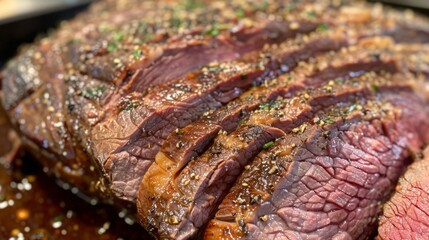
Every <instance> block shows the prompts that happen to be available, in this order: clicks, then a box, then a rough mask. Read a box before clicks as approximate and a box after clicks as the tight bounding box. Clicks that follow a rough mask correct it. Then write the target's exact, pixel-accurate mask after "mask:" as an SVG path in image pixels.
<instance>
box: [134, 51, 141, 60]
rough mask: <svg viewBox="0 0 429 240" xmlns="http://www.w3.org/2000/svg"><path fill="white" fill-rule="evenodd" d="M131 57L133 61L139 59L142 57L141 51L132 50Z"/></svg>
mask: <svg viewBox="0 0 429 240" xmlns="http://www.w3.org/2000/svg"><path fill="white" fill-rule="evenodd" d="M133 56H134V59H139V58H140V57H141V56H142V50H141V49H136V50H134V53H133Z"/></svg>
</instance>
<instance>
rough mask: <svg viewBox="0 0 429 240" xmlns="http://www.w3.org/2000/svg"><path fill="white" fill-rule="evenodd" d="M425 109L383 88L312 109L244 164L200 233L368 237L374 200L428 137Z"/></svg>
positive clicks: (376, 204) (218, 235)
mask: <svg viewBox="0 0 429 240" xmlns="http://www.w3.org/2000/svg"><path fill="white" fill-rule="evenodd" d="M383 95H385V96H383ZM410 106H412V107H410ZM411 108H413V109H411ZM417 109H420V110H418V112H419V113H418V114H416V113H415V112H414V110H417ZM428 110H429V108H427V106H426V104H425V103H424V102H423V101H421V99H419V98H416V97H415V95H413V94H412V93H411V94H410V93H407V92H405V91H403V92H400V93H395V92H388V93H384V92H383V91H381V92H379V93H378V96H377V97H376V98H375V102H374V101H369V102H367V103H366V104H362V103H357V105H352V106H350V107H348V108H346V109H344V108H343V109H342V108H340V107H338V108H337V109H336V110H334V113H333V114H332V113H331V114H326V115H317V116H316V118H315V119H313V121H309V122H306V123H305V124H304V125H301V127H299V128H298V130H297V131H292V132H291V133H290V134H289V135H287V136H285V137H284V139H282V140H278V141H276V142H273V143H272V144H270V146H269V148H268V149H267V150H265V151H263V152H262V153H261V154H260V155H259V156H257V157H256V158H255V161H253V162H252V163H250V164H249V165H248V166H246V168H245V170H244V172H243V174H242V175H241V177H240V179H239V180H238V181H237V182H236V183H235V185H234V186H233V187H232V189H231V192H230V193H229V194H228V195H227V196H226V197H225V199H224V201H223V202H222V204H221V205H220V206H219V210H218V212H217V213H216V217H215V220H212V221H211V222H210V224H209V226H208V228H207V230H206V238H207V239H231V238H233V239H234V238H239V237H243V238H248V239H311V238H322V239H364V238H367V237H369V235H370V234H371V231H369V229H372V228H374V226H375V224H376V221H377V215H378V213H379V212H380V204H381V203H382V202H383V201H384V200H386V198H387V197H388V196H389V194H390V191H391V190H392V189H393V188H394V183H395V182H396V180H397V178H398V177H399V175H400V174H401V172H402V170H403V168H404V166H405V165H406V164H407V161H408V160H409V158H410V157H411V155H412V154H413V152H414V153H415V152H416V151H419V149H420V148H421V147H422V145H423V144H424V143H425V142H426V141H427V140H428V139H429V134H428V133H427V130H428V127H429V125H428V124H427V123H425V118H426V116H425V115H426V114H427V111H428ZM355 112H357V113H358V115H359V116H354V114H350V113H355ZM348 116H353V117H351V119H348Z"/></svg>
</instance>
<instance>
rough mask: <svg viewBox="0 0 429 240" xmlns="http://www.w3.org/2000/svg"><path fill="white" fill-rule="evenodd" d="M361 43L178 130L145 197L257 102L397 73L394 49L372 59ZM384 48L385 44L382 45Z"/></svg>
mask: <svg viewBox="0 0 429 240" xmlns="http://www.w3.org/2000/svg"><path fill="white" fill-rule="evenodd" d="M326 41H327V42H330V41H328V40H326ZM363 42H365V43H366V44H365V49H362V50H361V51H360V52H359V56H356V55H355V57H354V58H350V52H349V51H350V50H351V49H352V50H353V51H356V50H355V49H356V47H355V46H353V47H352V48H351V49H347V50H345V51H344V52H343V53H341V54H338V55H327V56H322V57H319V58H315V59H314V60H313V63H315V62H318V63H321V64H325V63H329V64H328V65H327V66H326V67H324V68H323V69H320V70H319V69H313V68H311V67H306V66H305V65H302V66H301V67H300V68H298V69H297V70H296V71H293V72H292V73H291V74H289V75H284V76H280V77H279V78H277V79H275V80H274V81H272V82H270V83H268V84H264V86H261V87H254V88H252V89H250V90H249V91H247V92H246V93H245V94H244V95H242V96H241V97H240V98H238V99H236V100H234V101H231V102H229V103H228V104H227V105H226V106H225V107H223V108H221V109H218V110H217V111H214V112H212V113H209V114H207V115H205V116H203V117H202V118H201V119H200V120H198V121H196V122H194V123H193V124H191V125H188V126H187V127H185V128H183V129H177V130H176V131H175V132H174V133H173V134H172V135H170V137H169V138H167V140H166V141H165V142H164V146H163V147H162V148H161V150H160V151H159V153H158V155H157V158H156V160H155V164H153V165H152V166H151V168H150V169H149V171H148V172H147V173H146V174H145V177H144V180H143V183H142V184H143V185H144V186H145V187H144V188H145V189H146V190H145V191H147V193H145V195H146V196H156V195H157V193H151V189H152V187H149V186H150V185H157V186H156V188H159V189H163V186H164V185H163V184H162V183H161V182H165V183H166V182H168V179H169V178H171V177H172V176H174V175H175V174H176V172H177V171H179V170H180V169H182V168H183V167H184V166H185V165H186V164H187V162H188V161H189V160H190V159H191V158H194V157H196V156H198V153H199V152H200V153H202V152H204V151H205V150H206V146H207V145H209V144H210V143H211V142H212V140H213V138H214V137H215V136H216V134H217V133H218V132H220V131H225V132H226V133H229V132H231V131H233V130H234V129H235V128H236V127H237V125H239V124H240V123H243V121H245V120H246V116H247V115H248V114H249V113H250V112H251V111H253V110H255V109H256V108H258V106H259V104H260V103H269V102H270V101H273V100H275V99H276V98H277V97H279V96H280V97H281V96H283V97H285V96H293V95H294V93H295V92H297V91H298V90H300V89H304V88H306V86H308V85H317V84H324V83H327V82H328V81H330V80H331V81H334V80H338V79H343V80H345V79H348V78H350V77H353V76H354V77H357V76H359V75H360V74H363V73H365V72H370V71H371V70H375V71H378V72H379V71H385V72H395V71H397V66H396V64H395V63H394V62H393V59H392V56H391V53H392V52H393V49H390V50H388V49H389V48H386V49H385V50H386V51H385V52H384V53H382V52H378V54H379V56H378V57H377V58H374V57H373V56H374V51H373V49H371V48H370V47H368V44H367V43H368V42H369V40H364V41H363ZM318 43H320V42H318ZM322 43H323V42H322ZM373 43H374V45H378V44H380V43H379V40H378V39H376V40H374V41H373ZM312 44H314V43H313V42H311V43H310V45H312ZM383 45H385V44H384V42H383ZM323 46H324V45H323V44H322V47H323ZM418 52H420V50H419V51H418ZM385 53H387V54H385ZM407 54H408V52H407ZM306 76H307V78H306ZM317 76H320V78H318V77H317ZM178 146H180V147H178ZM155 179H157V180H155ZM154 182H156V184H154ZM151 198H152V197H151Z"/></svg>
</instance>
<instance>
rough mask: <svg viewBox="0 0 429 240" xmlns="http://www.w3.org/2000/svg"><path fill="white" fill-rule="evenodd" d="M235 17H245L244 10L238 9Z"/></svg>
mask: <svg viewBox="0 0 429 240" xmlns="http://www.w3.org/2000/svg"><path fill="white" fill-rule="evenodd" d="M235 16H237V18H240V19H241V18H244V17H245V16H246V13H245V12H244V10H243V9H242V8H238V9H237V10H235Z"/></svg>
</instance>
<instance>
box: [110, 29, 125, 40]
mask: <svg viewBox="0 0 429 240" xmlns="http://www.w3.org/2000/svg"><path fill="white" fill-rule="evenodd" d="M113 39H114V40H115V41H116V42H120V41H122V40H123V39H124V33H123V32H121V31H118V32H114V33H113Z"/></svg>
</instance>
